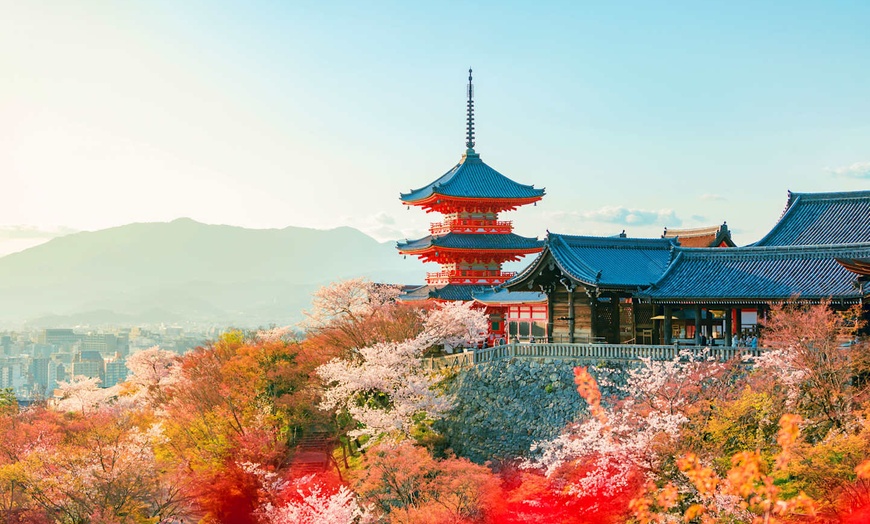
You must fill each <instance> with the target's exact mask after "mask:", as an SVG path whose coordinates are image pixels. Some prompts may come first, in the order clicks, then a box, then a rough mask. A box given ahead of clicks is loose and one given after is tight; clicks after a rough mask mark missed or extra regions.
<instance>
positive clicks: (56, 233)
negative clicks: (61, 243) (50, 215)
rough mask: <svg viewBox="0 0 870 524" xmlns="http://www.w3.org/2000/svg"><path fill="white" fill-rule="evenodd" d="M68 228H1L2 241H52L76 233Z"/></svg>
mask: <svg viewBox="0 0 870 524" xmlns="http://www.w3.org/2000/svg"><path fill="white" fill-rule="evenodd" d="M76 232H77V230H75V229H70V228H68V227H62V226H61V227H56V228H51V229H41V228H38V227H34V226H20V225H17V226H0V240H21V239H50V238H54V237H61V236H64V235H69V234H70V233H76Z"/></svg>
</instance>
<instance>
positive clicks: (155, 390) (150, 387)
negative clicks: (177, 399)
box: [126, 346, 181, 406]
mask: <svg viewBox="0 0 870 524" xmlns="http://www.w3.org/2000/svg"><path fill="white" fill-rule="evenodd" d="M126 364H127V369H129V370H130V376H129V377H127V385H128V386H129V387H130V388H132V389H133V395H134V396H135V397H136V399H137V400H139V399H141V400H142V401H143V402H146V403H148V404H151V405H153V406H157V405H160V404H163V403H165V402H166V401H167V400H168V397H167V395H168V392H169V389H171V388H172V387H173V386H174V385H176V384H177V383H178V381H179V379H180V376H181V358H180V357H179V356H178V355H177V354H175V353H173V352H172V351H166V350H163V349H160V347H158V346H153V347H150V348H148V349H145V350H142V351H139V352H136V353H133V354H132V355H130V356H128V357H127V361H126Z"/></svg>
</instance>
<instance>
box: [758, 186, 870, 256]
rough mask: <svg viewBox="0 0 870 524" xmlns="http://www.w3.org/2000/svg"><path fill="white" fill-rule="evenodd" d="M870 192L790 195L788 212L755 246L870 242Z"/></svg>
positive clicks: (787, 206)
mask: <svg viewBox="0 0 870 524" xmlns="http://www.w3.org/2000/svg"><path fill="white" fill-rule="evenodd" d="M868 217H870V191H850V192H839V193H792V192H791V191H789V193H788V203H787V204H786V208H785V211H783V214H782V216H781V217H780V219H779V221H778V222H777V223H776V225H774V226H773V229H771V230H770V232H769V233H768V234H767V235H765V236H764V238H762V239H761V240H759V241H758V242H756V243H755V244H753V245H755V246H802V245H819V244H848V243H858V242H870V218H868Z"/></svg>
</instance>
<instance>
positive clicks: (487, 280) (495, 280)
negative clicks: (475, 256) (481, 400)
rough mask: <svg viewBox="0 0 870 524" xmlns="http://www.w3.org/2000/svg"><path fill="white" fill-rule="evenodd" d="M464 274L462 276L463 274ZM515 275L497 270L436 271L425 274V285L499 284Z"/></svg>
mask: <svg viewBox="0 0 870 524" xmlns="http://www.w3.org/2000/svg"><path fill="white" fill-rule="evenodd" d="M463 273H464V274H463ZM514 275H516V273H515V272H512V271H500V270H498V269H465V270H462V269H455V270H451V271H438V272H435V273H426V283H427V284H449V283H451V282H461V283H468V284H487V285H492V284H501V283H502V282H505V281H507V280H508V279H510V278H511V277H513V276H514Z"/></svg>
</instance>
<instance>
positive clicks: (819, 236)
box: [397, 70, 870, 345]
mask: <svg viewBox="0 0 870 524" xmlns="http://www.w3.org/2000/svg"><path fill="white" fill-rule="evenodd" d="M467 94H468V99H467V121H466V126H465V127H466V137H465V146H466V148H465V152H464V154H463V155H462V158H461V159H460V161H459V163H458V164H456V165H454V166H453V167H452V168H451V169H450V170H448V171H447V172H446V173H445V174H444V175H442V176H441V177H439V178H437V179H435V180H434V181H432V182H431V183H429V184H427V185H425V186H422V187H420V188H418V189H412V190H410V191H409V192H407V193H402V194H400V199H401V201H402V203H403V204H405V205H407V206H409V207H410V206H415V207H418V208H421V209H423V210H425V211H426V212H427V213H432V212H434V213H439V214H441V215H443V217H444V218H443V220H442V221H440V222H435V223H433V224H432V225H431V228H430V231H429V235H427V236H425V237H422V238H419V239H415V240H405V241H404V242H399V243H398V245H397V248H398V250H399V252H400V253H402V254H404V255H412V256H417V257H419V258H420V259H422V260H424V261H426V262H434V263H437V264H439V265H440V270H438V271H434V272H431V273H429V274H428V275H427V277H426V283H425V284H420V285H417V286H408V287H406V292H405V294H404V296H403V297H402V300H404V301H407V302H417V303H431V302H437V301H450V300H463V301H474V302H475V303H476V304H477V306H478V307H480V308H482V309H484V310H485V311H486V312H487V313H488V314H489V316H490V341H489V343H490V344H496V343H501V342H503V341H505V339H508V340H511V341H516V340H517V339H520V340H527V341H531V340H535V341H541V342H543V341H548V342H560V343H588V342H606V343H611V344H619V343H633V344H672V343H685V344H698V343H701V342H705V343H713V344H720V345H733V343H734V339H735V338H736V337H742V336H747V335H750V334H752V333H754V332H755V331H756V329H757V325H758V324H759V320H760V319H763V318H764V316H765V314H766V311H767V310H768V309H769V307H770V304H772V303H777V302H794V301H797V302H809V303H817V302H820V301H823V300H830V301H831V303H832V304H834V305H835V306H836V307H848V306H850V305H853V304H862V307H863V308H864V311H865V314H866V312H867V311H868V310H870V307H868V302H870V284H868V280H870V191H856V192H848V193H800V194H798V193H791V192H790V193H789V195H788V202H787V204H786V207H785V211H784V212H783V214H782V216H781V217H780V220H779V221H778V222H777V224H776V225H775V226H774V227H773V229H771V231H770V232H769V233H768V234H767V235H765V236H764V238H762V239H761V240H759V241H758V242H756V243H754V244H751V245H749V246H745V247H737V246H735V245H734V242H733V241H732V240H731V233H730V231H729V230H728V226H727V225H726V224H724V223H723V224H722V225H721V226H713V227H709V228H700V229H665V230H664V232H663V234H662V235H661V237H660V238H630V237H627V236H626V235H625V233H624V232H623V234H621V235H617V236H614V237H592V236H574V235H560V234H556V233H549V232H548V233H547V236H546V238H545V239H544V240H543V241H541V240H538V239H537V238H529V237H523V236H519V235H516V234H514V232H513V223H512V222H510V221H505V220H503V219H502V218H501V216H500V215H501V214H502V213H504V212H508V211H512V210H514V209H517V208H518V207H520V206H524V205H528V204H533V205H534V204H535V203H536V202H537V201H538V200H540V199H542V198H543V197H544V190H543V189H538V188H535V187H534V186H531V185H524V184H520V183H517V182H515V181H513V180H511V179H510V178H508V177H506V176H504V175H502V174H501V173H499V172H498V171H496V170H495V169H493V168H492V167H490V166H489V165H487V164H486V163H484V162H483V160H482V159H481V157H480V155H479V154H478V153H477V152H476V151H475V149H474V146H475V137H474V100H473V86H472V78H471V70H469V75H468V90H467ZM534 254H537V257H536V258H535V259H534V261H533V262H532V263H531V264H529V265H528V266H527V267H526V268H525V269H524V270H522V271H520V272H519V273H518V274H514V273H511V272H507V271H503V269H502V265H503V264H504V263H505V262H508V261H516V260H520V259H521V258H522V257H523V256H526V255H534Z"/></svg>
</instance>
